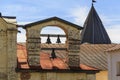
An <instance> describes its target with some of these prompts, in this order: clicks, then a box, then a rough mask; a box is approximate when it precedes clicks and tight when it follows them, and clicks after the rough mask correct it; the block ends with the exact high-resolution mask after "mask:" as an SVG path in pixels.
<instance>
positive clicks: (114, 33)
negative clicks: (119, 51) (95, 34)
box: [107, 24, 120, 43]
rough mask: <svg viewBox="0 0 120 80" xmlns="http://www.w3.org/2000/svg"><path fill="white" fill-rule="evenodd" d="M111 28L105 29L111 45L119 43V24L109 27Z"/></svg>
mask: <svg viewBox="0 0 120 80" xmlns="http://www.w3.org/2000/svg"><path fill="white" fill-rule="evenodd" d="M110 27H111V28H109V29H107V32H108V34H109V36H110V39H111V40H112V42H113V43H120V37H119V36H120V35H119V34H120V24H118V25H111V26H110Z"/></svg>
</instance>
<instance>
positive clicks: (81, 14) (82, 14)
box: [70, 7, 120, 43]
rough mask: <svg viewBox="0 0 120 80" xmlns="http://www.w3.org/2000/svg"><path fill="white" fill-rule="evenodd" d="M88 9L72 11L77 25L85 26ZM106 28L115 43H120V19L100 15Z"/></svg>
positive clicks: (82, 8)
mask: <svg viewBox="0 0 120 80" xmlns="http://www.w3.org/2000/svg"><path fill="white" fill-rule="evenodd" d="M88 12H89V8H88V7H76V8H74V9H72V11H70V14H71V16H72V18H73V19H74V21H75V23H76V24H79V25H83V24H84V22H85V19H86V17H87V15H88ZM98 15H99V16H100V18H101V20H102V22H103V25H104V26H105V29H106V31H107V32H108V35H109V37H110V39H111V41H112V42H113V43H120V37H119V33H120V24H119V23H118V22H120V19H119V18H109V17H110V16H107V15H101V14H98Z"/></svg>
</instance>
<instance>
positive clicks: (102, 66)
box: [18, 43, 116, 70]
mask: <svg viewBox="0 0 120 80" xmlns="http://www.w3.org/2000/svg"><path fill="white" fill-rule="evenodd" d="M20 46H21V45H18V47H20ZM114 46H116V44H86V43H85V44H82V45H80V54H79V55H80V65H81V66H80V67H82V66H83V65H85V66H88V67H91V68H95V69H99V70H107V65H108V63H107V54H106V53H105V51H106V50H107V49H109V48H112V47H114ZM41 47H42V48H65V47H66V45H64V44H41ZM21 49H23V50H21V51H19V50H20V49H18V55H20V56H18V57H19V58H18V60H19V59H22V60H20V61H23V62H24V61H27V60H26V59H27V55H26V49H25V46H22V47H21ZM20 52H21V53H20ZM44 53H46V55H44V56H46V57H47V58H48V57H50V54H51V50H42V53H41V55H42V54H44ZM55 53H56V56H57V57H58V60H62V61H63V62H65V61H66V59H67V58H68V53H67V51H66V50H55ZM22 56H23V58H20V57H22ZM48 61H49V60H48ZM25 65H27V64H24V66H25ZM21 66H23V65H21ZM84 68H85V67H83V69H84ZM85 70H86V69H85Z"/></svg>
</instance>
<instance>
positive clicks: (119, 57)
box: [108, 50, 120, 80]
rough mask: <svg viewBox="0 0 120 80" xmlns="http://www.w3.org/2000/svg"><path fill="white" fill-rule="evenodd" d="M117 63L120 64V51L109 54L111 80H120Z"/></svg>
mask: <svg viewBox="0 0 120 80" xmlns="http://www.w3.org/2000/svg"><path fill="white" fill-rule="evenodd" d="M117 62H120V50H117V51H111V52H108V71H109V80H120V76H117Z"/></svg>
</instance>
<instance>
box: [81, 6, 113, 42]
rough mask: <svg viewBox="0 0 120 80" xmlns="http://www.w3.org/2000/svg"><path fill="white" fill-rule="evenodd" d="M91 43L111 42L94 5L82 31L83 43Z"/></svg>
mask: <svg viewBox="0 0 120 80" xmlns="http://www.w3.org/2000/svg"><path fill="white" fill-rule="evenodd" d="M85 42H87V43H91V44H110V43H111V40H110V38H109V36H108V34H107V32H106V30H105V28H104V26H103V24H102V21H101V19H100V18H99V16H98V14H97V12H96V10H95V8H94V6H93V5H92V7H91V10H90V12H89V14H88V17H87V19H86V21H85V23H84V29H83V31H82V33H81V43H85Z"/></svg>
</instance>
